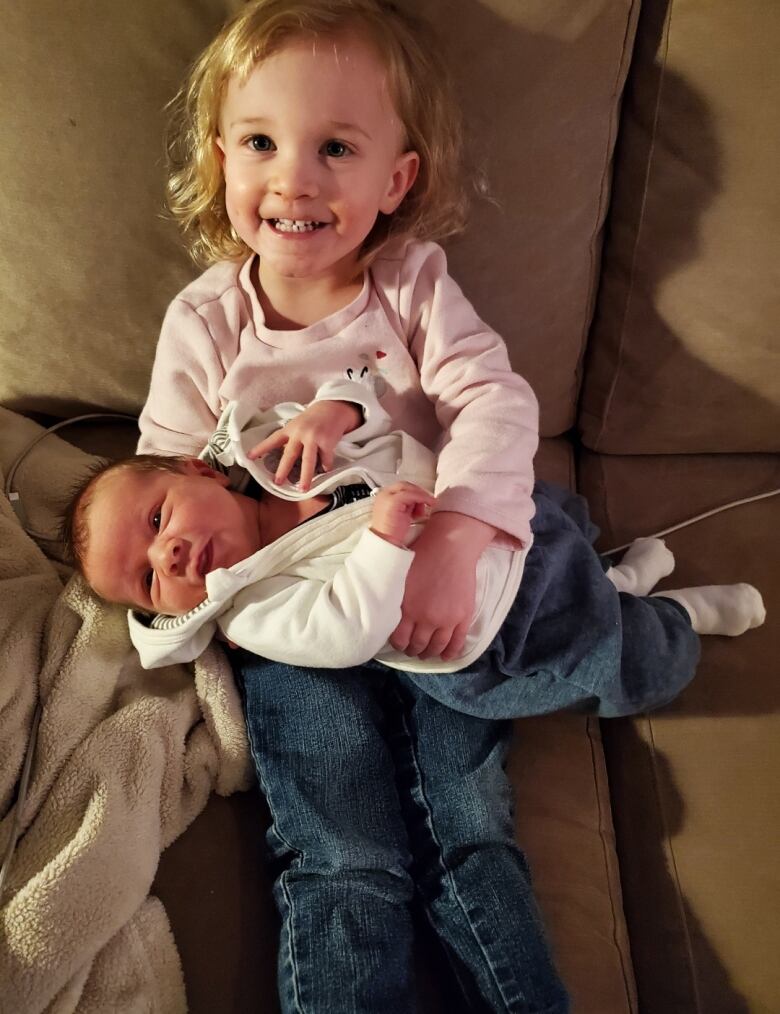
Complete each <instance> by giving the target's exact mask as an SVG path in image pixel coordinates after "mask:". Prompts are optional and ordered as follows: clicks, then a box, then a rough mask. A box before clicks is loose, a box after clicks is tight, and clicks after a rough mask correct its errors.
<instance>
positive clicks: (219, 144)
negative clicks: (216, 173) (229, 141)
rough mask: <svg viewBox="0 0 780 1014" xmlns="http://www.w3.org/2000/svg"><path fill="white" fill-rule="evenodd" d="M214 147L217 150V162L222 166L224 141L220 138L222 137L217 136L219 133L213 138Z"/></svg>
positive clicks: (223, 162)
mask: <svg viewBox="0 0 780 1014" xmlns="http://www.w3.org/2000/svg"><path fill="white" fill-rule="evenodd" d="M214 147H215V149H216V152H217V158H218V159H219V164H220V165H222V166H224V164H225V142H224V141H223V140H222V138H221V137H220V136H219V134H217V136H216V137H215V138H214Z"/></svg>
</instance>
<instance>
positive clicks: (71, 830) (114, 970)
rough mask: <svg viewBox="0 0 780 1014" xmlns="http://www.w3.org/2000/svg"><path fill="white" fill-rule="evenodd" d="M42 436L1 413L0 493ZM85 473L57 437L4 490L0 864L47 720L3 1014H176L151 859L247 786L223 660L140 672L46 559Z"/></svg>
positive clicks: (21, 862) (5, 950) (15, 903)
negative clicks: (10, 492)
mask: <svg viewBox="0 0 780 1014" xmlns="http://www.w3.org/2000/svg"><path fill="white" fill-rule="evenodd" d="M37 432H39V429H38V427H36V425H35V424H34V423H31V422H30V421H29V420H26V419H22V418H21V417H20V416H17V415H15V414H14V413H11V412H8V411H7V410H4V409H0V476H1V477H2V478H3V481H4V480H5V474H6V473H7V470H8V469H9V467H10V465H11V463H12V462H13V460H14V459H15V458H16V456H17V453H18V452H19V451H20V450H21V449H22V447H23V446H25V445H26V444H27V442H28V441H29V439H30V438H32V437H34V436H35V434H36V433H37ZM89 460H90V459H89V458H88V456H87V455H84V454H82V453H81V452H80V451H77V450H75V449H74V448H71V447H70V445H68V444H66V443H64V442H63V441H61V440H59V439H58V438H57V437H56V436H47V437H46V439H45V440H44V441H43V442H42V443H40V444H39V445H38V446H37V448H36V449H35V450H34V451H33V452H32V453H31V454H30V456H29V458H28V459H25V463H24V467H23V468H22V469H20V470H19V473H18V475H17V479H16V482H15V486H16V488H17V489H19V490H20V491H21V493H22V507H23V509H24V510H25V513H26V523H27V526H28V527H29V528H32V529H33V530H34V531H36V532H37V533H38V537H37V538H36V541H33V540H32V539H31V538H30V537H29V536H28V535H27V534H26V533H25V530H24V529H23V528H22V526H21V524H20V522H19V520H18V518H17V516H16V515H15V513H14V511H13V509H12V507H11V505H10V503H9V501H8V500H7V499H6V497H5V496H2V497H0V817H1V818H2V820H0V857H1V856H2V855H3V854H4V853H5V848H6V844H7V842H8V838H9V835H10V831H11V823H12V820H13V817H14V809H15V806H14V798H15V786H16V783H17V781H18V778H19V773H20V771H21V768H22V763H23V758H24V753H25V748H26V745H27V741H28V737H29V734H30V728H31V724H32V719H33V714H34V710H35V705H36V702H37V701H38V700H39V699H40V702H41V704H42V708H43V711H42V719H41V723H40V732H39V737H38V743H37V748H36V751H35V756H34V764H33V769H32V776H31V779H30V785H29V790H28V795H27V800H26V802H25V804H24V806H23V808H22V812H21V813H20V815H19V816H20V824H21V831H22V836H21V838H20V840H19V843H18V845H17V848H16V851H15V855H14V859H13V863H12V866H11V869H10V874H9V877H8V879H7V881H6V885H5V888H4V890H3V895H2V897H1V898H0V1014H33V1012H38V1011H47V1012H51V1014H54V1012H56V1014H69V1012H79V1014H87V1012H90V1014H91V1012H95V1014H97V1012H100V1014H106V1012H111V1014H120V1012H128V1014H129V1012H131V1011H132V1012H136V1011H144V1012H151V1014H173V1012H180V1011H185V1010H186V1007H187V1005H186V999H185V993H184V984H183V980H182V973H181V967H180V963H179V957H178V953H177V951H176V947H175V944H174V941H173V937H172V935H171V931H170V927H169V925H168V920H167V917H166V914H165V911H164V909H163V907H162V904H161V903H160V902H159V901H158V900H157V899H156V898H154V897H150V896H149V889H150V885H151V883H152V880H153V877H154V875H155V871H156V869H157V864H158V860H159V857H160V853H161V851H162V850H163V849H164V848H166V846H168V845H169V844H170V843H171V842H172V841H173V840H174V839H175V838H176V837H178V835H180V834H181V833H182V831H184V829H185V828H186V827H187V826H188V824H189V823H190V822H191V821H192V820H193V818H194V817H195V816H196V815H197V814H198V813H199V812H200V811H201V809H202V808H203V807H204V805H205V803H206V800H207V798H208V795H209V793H210V792H211V791H212V790H215V791H217V792H219V793H221V794H222V795H228V794H230V793H231V792H235V791H237V790H239V789H245V788H247V787H248V786H249V784H250V782H251V765H250V761H249V753H248V749H247V744H246V739H245V733H244V724H243V719H242V715H241V704H240V700H239V698H238V695H237V692H236V689H235V685H234V683H233V680H232V677H231V674H230V670H229V668H228V666H227V663H226V661H225V658H224V656H223V655H222V653H221V652H220V650H219V649H218V648H217V647H213V648H211V649H209V651H208V652H207V653H206V654H205V655H204V656H203V657H202V658H201V660H200V661H199V663H198V664H197V665H196V666H195V672H194V679H193V673H192V671H190V670H188V669H187V668H185V667H183V666H181V667H171V668H168V669H164V670H158V671H156V672H151V673H146V672H144V671H143V670H142V669H141V668H140V666H139V665H138V663H137V661H136V658H135V655H134V652H133V650H132V648H131V646H130V643H129V640H128V637H127V632H126V624H125V616H124V610H123V609H121V608H117V607H111V606H106V605H105V604H103V603H101V602H100V601H99V600H97V599H96V598H95V597H94V596H93V595H92V594H91V593H90V592H89V590H88V589H87V588H86V586H85V585H84V583H83V582H82V581H81V580H80V579H79V578H78V577H73V578H70V579H68V576H67V572H66V570H65V568H63V567H62V566H61V564H59V563H57V562H56V561H57V557H58V556H59V555H60V553H59V547H58V544H57V540H56V525H57V516H56V515H57V506H56V505H57V501H58V500H59V499H61V498H62V494H63V491H64V490H66V489H68V488H69V487H70V486H71V485H72V483H73V481H74V480H75V478H76V477H77V476H78V474H79V473H80V472H81V471H83V469H84V466H85V464H87V463H88V461H89ZM4 484H5V483H4ZM44 550H45V552H44ZM64 581H66V583H65V584H64V587H63V582H64Z"/></svg>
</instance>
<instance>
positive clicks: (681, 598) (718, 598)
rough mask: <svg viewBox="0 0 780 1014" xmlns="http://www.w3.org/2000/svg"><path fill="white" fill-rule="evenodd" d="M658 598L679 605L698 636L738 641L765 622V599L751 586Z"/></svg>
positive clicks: (677, 591)
mask: <svg viewBox="0 0 780 1014" xmlns="http://www.w3.org/2000/svg"><path fill="white" fill-rule="evenodd" d="M655 594H656V595H657V596H659V597H661V598H666V599H672V600H674V601H675V602H679V603H680V605H681V606H682V607H683V608H684V609H685V611H686V613H688V615H689V616H690V618H691V626H692V627H693V629H694V630H695V631H696V633H697V634H725V635H727V636H728V637H738V636H739V635H740V634H744V633H745V631H746V630H752V629H753V628H754V627H760V626H761V624H762V623H763V622H764V620H765V619H766V609H765V608H764V602H763V599H762V598H761V594H760V592H759V591H758V589H757V588H754V587H753V585H752V584H710V585H702V586H701V587H698V588H676V589H673V590H672V591H662V592H656V593H655Z"/></svg>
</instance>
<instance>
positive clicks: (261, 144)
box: [249, 134, 274, 151]
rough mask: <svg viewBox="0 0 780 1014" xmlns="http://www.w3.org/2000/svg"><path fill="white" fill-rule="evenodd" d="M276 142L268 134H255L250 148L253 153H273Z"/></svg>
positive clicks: (250, 139)
mask: <svg viewBox="0 0 780 1014" xmlns="http://www.w3.org/2000/svg"><path fill="white" fill-rule="evenodd" d="M273 146H274V142H273V141H272V140H271V138H270V137H269V136H268V135H267V134H254V135H253V136H252V137H250V138H249V147H250V148H251V149H252V150H253V151H271V149H272V148H273Z"/></svg>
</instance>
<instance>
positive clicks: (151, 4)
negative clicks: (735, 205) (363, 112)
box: [0, 0, 638, 435]
mask: <svg viewBox="0 0 780 1014" xmlns="http://www.w3.org/2000/svg"><path fill="white" fill-rule="evenodd" d="M406 2H409V3H412V2H413V0H406ZM238 6H240V2H239V0H202V2H200V3H198V4H193V3H191V2H189V0H165V2H163V3H160V2H159V0H134V2H132V3H126V4H116V3H111V4H106V3H105V2H104V0H82V2H80V3H78V4H75V5H74V4H62V3H59V2H57V0H35V2H30V3H22V4H11V5H10V6H9V7H8V10H7V11H6V13H5V16H4V24H3V32H2V36H1V38H0V57H1V58H0V102H2V117H3V124H4V134H5V138H6V141H5V143H3V144H2V145H0V173H2V180H3V185H2V193H1V195H0V258H2V270H0V403H2V404H4V405H6V406H7V407H10V408H13V409H16V410H19V411H41V412H47V413H51V414H55V415H63V416H64V415H69V414H73V413H74V412H75V411H77V410H79V409H82V408H84V407H101V408H107V409H116V410H121V411H137V410H138V409H139V408H140V407H141V405H142V403H143V401H144V398H145V394H146V388H147V383H148V376H149V371H150V369H151V363H152V357H153V354H154V347H155V342H156V338H157V333H158V330H159V326H160V322H161V320H162V315H163V313H164V310H165V307H166V305H167V303H168V301H169V300H170V299H171V298H172V297H173V296H174V295H175V293H176V292H177V291H178V290H179V289H180V288H181V287H182V286H183V285H184V284H185V283H186V282H187V281H188V280H189V278H191V277H192V276H193V274H194V273H195V268H194V267H193V266H192V265H191V264H190V262H189V261H188V258H187V257H186V255H185V254H184V252H183V250H182V248H181V244H180V240H179V236H178V234H177V231H176V229H175V227H174V226H173V225H171V224H170V223H169V222H166V221H165V220H164V219H163V218H162V211H163V165H162V162H163V144H162V134H163V122H164V115H163V107H164V105H165V103H166V101H167V100H168V99H169V98H170V97H171V96H172V95H173V93H174V91H175V89H176V87H177V85H178V84H179V82H180V80H181V78H182V77H183V74H184V72H185V68H186V67H187V65H188V63H189V62H190V61H191V60H192V58H193V57H194V56H195V55H196V53H197V52H198V51H199V50H200V48H201V47H202V45H203V44H204V43H205V42H206V41H207V39H208V38H210V37H211V35H212V34H213V32H214V30H215V28H216V26H217V25H218V24H220V23H221V22H222V20H223V19H224V18H225V16H226V15H227V14H228V13H229V12H230V11H231V10H232V9H235V8H237V7H238ZM413 6H416V7H419V8H420V9H421V10H422V12H423V13H424V14H426V15H427V16H429V17H430V19H431V20H433V21H434V22H435V23H437V25H438V27H439V28H440V30H441V34H442V35H443V37H444V42H445V44H446V45H447V46H448V47H449V49H450V51H451V58H452V60H453V66H454V69H455V71H456V77H457V79H458V85H459V89H460V93H461V96H462V100H463V103H464V107H465V110H466V116H467V120H468V135H467V136H468V143H469V147H470V151H471V154H472V155H473V156H474V158H475V161H478V162H480V161H481V162H483V163H484V165H485V168H486V169H487V171H488V174H489V177H490V179H491V184H492V189H493V193H494V196H495V198H496V199H497V201H498V202H499V205H500V206H499V207H496V206H494V205H491V204H487V203H481V204H477V205H475V208H474V213H473V218H472V222H471V226H470V229H469V232H468V234H467V235H466V236H464V237H463V238H462V239H459V240H458V241H456V242H454V243H452V244H451V245H450V248H449V249H450V257H451V265H452V271H453V274H454V275H455V276H456V277H457V278H458V280H459V281H460V282H461V284H462V285H463V287H464V289H465V290H466V292H467V293H468V294H469V296H470V297H471V298H472V300H473V301H474V303H475V305H476V306H477V308H478V310H479V312H480V314H481V316H483V317H484V319H485V320H486V321H488V322H489V323H491V324H492V325H493V326H495V327H496V328H497V329H498V330H499V331H500V332H501V333H503V334H504V336H505V337H506V339H507V341H508V343H509V346H510V350H511V354H512V357H513V361H514V365H515V367H516V368H517V369H518V370H520V371H522V372H523V373H525V374H526V375H527V376H528V378H529V380H530V381H531V382H532V383H533V385H534V386H535V388H536V389H537V392H538V394H539V396H540V400H541V402H542V412H543V416H542V418H543V430H544V432H545V433H546V434H548V435H552V434H556V433H560V432H562V431H564V430H566V429H567V428H569V427H570V426H571V425H572V423H573V421H574V416H575V407H576V399H577V393H578V386H579V371H580V366H581V361H582V355H583V348H584V342H585V336H586V333H587V328H588V324H589V320H590V315H591V310H592V304H593V298H594V289H595V284H596V281H597V277H598V261H599V251H600V241H601V227H602V223H603V219H604V215H605V212H606V207H607V203H608V194H609V171H610V161H611V155H612V148H613V143H614V138H615V135H616V130H617V115H618V105H619V99H620V94H621V90H622V86H623V80H624V77H625V73H626V70H627V66H628V63H629V58H630V51H631V45H632V42H633V31H634V23H635V20H636V9H637V7H638V3H636V2H629V0H589V2H588V3H587V4H583V3H582V2H581V0H525V2H523V3H517V2H516V0H482V2H479V0H458V2H457V3H453V2H452V0H421V2H420V3H418V4H413Z"/></svg>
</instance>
